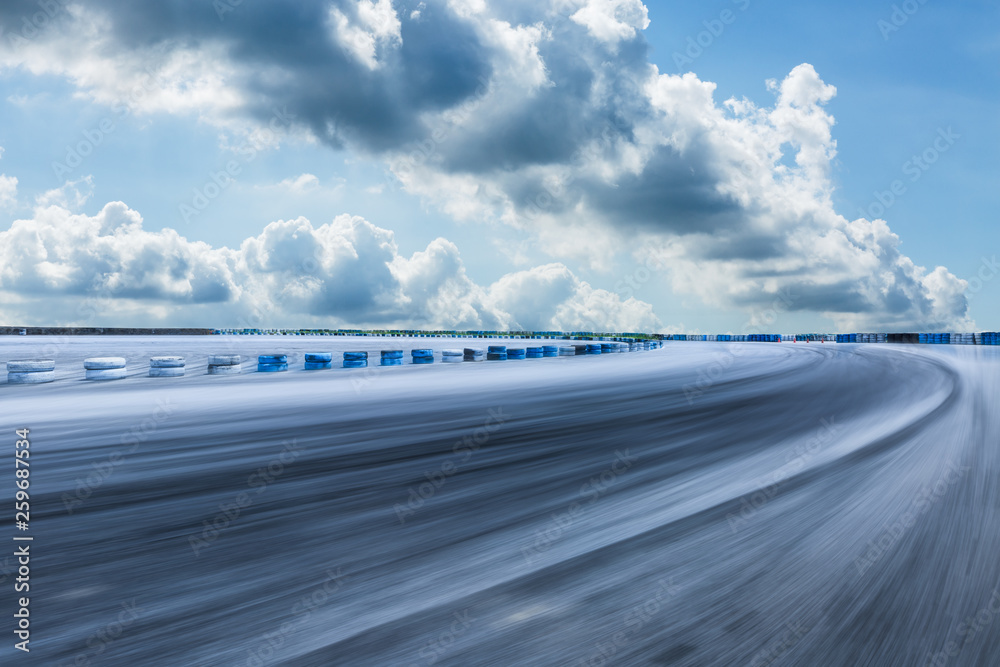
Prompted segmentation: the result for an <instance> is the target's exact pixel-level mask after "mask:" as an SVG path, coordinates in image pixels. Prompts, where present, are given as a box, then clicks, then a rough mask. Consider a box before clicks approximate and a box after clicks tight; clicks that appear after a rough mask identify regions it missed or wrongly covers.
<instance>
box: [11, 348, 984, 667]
mask: <svg viewBox="0 0 1000 667" xmlns="http://www.w3.org/2000/svg"><path fill="white" fill-rule="evenodd" d="M487 342H494V341H475V344H476V345H477V346H483V347H484V346H485V343H487ZM528 343H529V341H509V342H507V344H508V345H510V346H512V347H513V346H517V347H522V346H525V345H527V344H528ZM466 344H467V341H461V340H459V341H454V340H447V339H445V340H437V339H427V340H425V339H418V340H414V341H399V340H392V341H380V340H378V339H360V340H357V339H356V340H345V339H329V338H317V339H309V338H294V339H290V338H284V339H283V338H277V339H267V338H238V339H234V338H230V339H225V338H220V337H190V338H166V337H159V338H141V339H140V338H117V339H109V338H106V337H105V338H80V339H63V340H60V341H55V342H53V341H46V340H44V339H40V338H39V339H36V338H32V337H28V338H27V339H12V338H7V339H4V340H3V341H2V342H0V360H3V361H6V360H8V359H20V358H31V357H38V356H54V357H55V358H56V359H57V361H58V363H59V366H58V369H57V373H58V375H59V378H60V379H59V381H57V382H55V383H53V384H50V385H42V386H13V385H11V386H8V385H5V384H4V385H2V386H0V426H2V429H0V435H2V439H3V440H5V441H6V442H7V444H6V445H5V446H4V447H5V448H6V451H7V452H8V454H9V455H10V457H9V458H10V459H13V458H14V457H13V452H14V441H15V440H16V439H17V438H16V436H15V433H14V431H15V429H19V428H30V431H31V432H30V442H31V450H30V451H31V458H30V463H31V469H30V470H31V477H30V480H31V487H30V488H31V508H32V511H31V522H30V530H29V531H27V534H30V535H32V536H33V537H34V541H33V542H31V547H30V548H31V554H32V558H31V565H30V567H31V575H30V586H31V590H30V609H31V643H30V647H31V652H30V654H25V653H22V652H20V651H16V650H15V649H14V648H13V644H14V642H15V641H16V638H15V636H14V635H13V634H12V633H11V629H12V625H13V624H12V620H11V615H12V613H13V611H14V608H15V603H14V598H15V594H14V593H13V585H14V579H15V577H16V576H17V573H16V570H17V563H16V558H15V557H14V556H13V555H12V554H13V547H10V548H8V550H6V551H7V553H6V554H5V556H6V558H5V559H4V560H2V561H0V566H2V568H3V569H2V570H0V575H2V576H3V578H4V581H3V582H2V584H0V585H2V586H3V589H4V596H3V599H4V601H5V602H4V611H3V613H4V615H5V616H6V618H7V619H8V621H7V623H6V626H5V627H6V628H7V630H6V637H7V640H6V641H5V642H4V645H3V647H2V649H0V663H2V664H4V665H127V666H130V667H133V666H137V665H143V666H145V665H171V666H180V665H184V666H188V665H241V666H242V665H247V666H260V665H306V666H312V665H316V666H320V665H324V666H325V665H406V666H408V665H432V664H433V665H459V666H463V667H468V666H474V665H593V666H595V667H596V666H597V665H741V664H742V665H754V666H757V665H772V664H773V665H852V666H853V665H907V666H911V665H926V664H933V665H996V664H1000V491H998V482H1000V442H998V441H1000V438H998V434H1000V410H998V409H997V400H998V397H1000V364H998V359H1000V356H998V354H997V350H995V349H992V348H983V347H978V348H977V347H958V346H954V347H947V346H919V347H918V346H894V345H844V344H841V345H833V344H825V345H821V344H788V343H785V344H758V343H742V344H740V343H736V344H725V343H682V342H668V343H666V344H665V347H664V348H663V349H661V350H656V351H650V352H633V353H628V354H616V355H602V356H588V357H572V358H554V359H538V360H525V361H507V362H486V363H475V364H473V363H463V364H454V365H444V364H441V363H440V361H439V362H438V363H435V364H434V365H433V366H420V367H417V366H410V365H406V366H403V367H401V368H386V369H380V368H378V367H373V368H370V369H368V370H367V371H364V370H344V369H334V370H328V371H316V372H305V371H303V370H301V368H302V365H301V359H302V356H301V355H302V353H303V352H307V351H327V350H332V351H334V352H336V353H337V354H338V355H339V353H340V352H342V351H343V350H346V349H368V350H370V352H371V354H372V356H373V357H374V358H375V360H377V357H378V349H379V348H380V347H384V348H391V347H402V348H403V349H406V350H409V349H410V348H411V347H436V348H437V349H441V348H445V347H462V346H464V345H466ZM530 344H537V343H536V342H535V341H530ZM47 346H48V347H47ZM234 352H235V353H243V354H245V355H256V354H258V353H269V352H288V353H289V354H290V355H291V359H292V361H293V363H292V364H290V365H291V366H292V370H290V371H289V372H288V373H282V374H258V373H254V372H252V371H253V364H252V363H249V362H248V363H246V364H245V367H244V371H245V374H244V375H242V376H237V377H217V376H207V375H205V357H206V356H207V355H208V354H209V353H234ZM106 354H117V355H122V356H126V357H127V358H128V359H129V368H130V377H129V378H128V379H126V380H122V381H117V382H109V383H94V382H85V381H83V379H82V378H83V370H82V365H81V362H82V359H83V358H84V357H86V356H97V355H106ZM156 354H183V355H185V356H186V357H187V359H188V375H187V377H184V378H178V379H167V378H148V377H144V375H145V373H146V371H147V369H148V358H149V356H152V355H156ZM407 354H408V352H407ZM336 358H338V357H337V356H335V359H336ZM248 360H249V361H253V359H250V358H249V357H248ZM6 474H7V476H8V480H7V481H4V482H3V483H2V484H0V488H2V497H3V499H4V501H5V504H6V506H7V507H8V508H9V512H10V517H11V521H12V520H13V514H14V510H13V502H12V501H13V495H14V465H13V462H12V461H10V465H8V472H7V473H6ZM8 525H10V526H11V527H10V529H9V533H10V534H11V535H14V534H17V533H18V531H16V530H15V528H14V527H13V523H10V524H8ZM8 539H9V538H8ZM8 544H11V545H13V544H15V543H13V542H8ZM18 595H21V594H18Z"/></svg>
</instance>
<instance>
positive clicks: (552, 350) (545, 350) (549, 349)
mask: <svg viewBox="0 0 1000 667" xmlns="http://www.w3.org/2000/svg"><path fill="white" fill-rule="evenodd" d="M542 356H545V357H558V356H559V346H557V345H543V346H542Z"/></svg>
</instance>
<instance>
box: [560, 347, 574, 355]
mask: <svg viewBox="0 0 1000 667" xmlns="http://www.w3.org/2000/svg"><path fill="white" fill-rule="evenodd" d="M559 356H560V357H575V356H576V348H575V347H573V346H572V345H562V346H560V348H559Z"/></svg>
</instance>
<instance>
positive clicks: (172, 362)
mask: <svg viewBox="0 0 1000 667" xmlns="http://www.w3.org/2000/svg"><path fill="white" fill-rule="evenodd" d="M184 363H185V362H184V357H151V358H150V360H149V367H150V368H184Z"/></svg>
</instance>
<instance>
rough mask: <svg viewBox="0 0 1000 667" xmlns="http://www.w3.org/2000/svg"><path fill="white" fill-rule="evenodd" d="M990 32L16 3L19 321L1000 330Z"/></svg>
mask: <svg viewBox="0 0 1000 667" xmlns="http://www.w3.org/2000/svg"><path fill="white" fill-rule="evenodd" d="M998 19H1000V9H998V7H997V5H996V3H993V2H986V1H982V2H975V1H973V2H967V3H962V4H961V5H960V6H955V5H954V4H952V5H948V4H946V3H942V2H928V1H927V0H923V2H921V1H920V0H907V2H902V3H896V4H893V3H891V2H887V3H885V4H882V3H878V2H875V3H872V2H861V1H860V0H857V1H856V0H847V1H845V2H842V3H837V4H836V5H835V6H833V5H831V6H825V5H824V6H814V3H809V4H808V5H804V4H803V3H793V2H769V3H764V2H758V0H716V1H714V2H699V3H687V2H679V1H678V2H656V3H652V2H648V3H647V4H645V5H643V4H642V3H641V2H640V1H639V0H531V1H530V2H529V1H525V0H506V1H504V2H499V1H496V2H489V1H487V0H440V1H438V0H422V1H420V0H416V1H413V0H332V1H331V0H327V1H324V2H305V1H301V0H297V1H295V2H292V1H288V2H248V1H240V0H215V2H207V1H203V0H160V1H151V2H145V3H120V2H112V1H111V0H80V1H73V2H62V1H61V0H35V1H34V2H29V1H27V0H24V1H22V0H13V1H10V0H9V1H6V2H4V3H3V4H2V5H0V28H2V31H0V93H2V95H0V150H2V152H0V174H2V175H0V324H27V325H41V324H50V325H92V326H116V325H117V326H128V325H136V326H142V325H146V326H189V325H196V326H222V327H226V326H274V327H280V326H294V327H299V326H327V327H353V326H362V327H383V326H400V327H407V328H409V327H412V328H436V327H444V328H462V329H465V328H474V329H483V328H485V329H495V328H530V329H563V330H579V329H586V330H618V331H640V330H641V331H650V330H653V331H663V332H678V331H682V332H700V333H725V332H731V333H740V332H744V331H746V330H747V329H748V327H756V328H757V329H760V330H770V331H775V332H786V331H787V332H791V331H797V332H805V331H886V330H891V331H906V330H910V331H914V330H915V331H923V330H942V331H949V330H951V331H955V330H959V331H960V330H971V329H973V328H976V329H980V330H981V329H993V330H995V329H998V328H1000V315H998V313H1000V278H997V276H996V274H997V273H998V272H1000V266H998V265H997V264H996V256H997V255H998V254H1000V252H998V250H1000V248H998V246H1000V226H998V225H997V224H996V222H997V218H996V215H997V211H998V209H1000V189H998V188H997V187H996V185H997V183H998V182H1000V167H998V164H997V160H996V155H997V146H998V140H1000V125H998V123H997V121H996V119H997V118H1000V103H998V102H1000V85H998V83H1000V81H998V79H1000V72H998V70H997V66H996V63H997V62H998V60H1000V33H998V31H997V28H996V26H997V25H1000V20H998Z"/></svg>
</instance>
